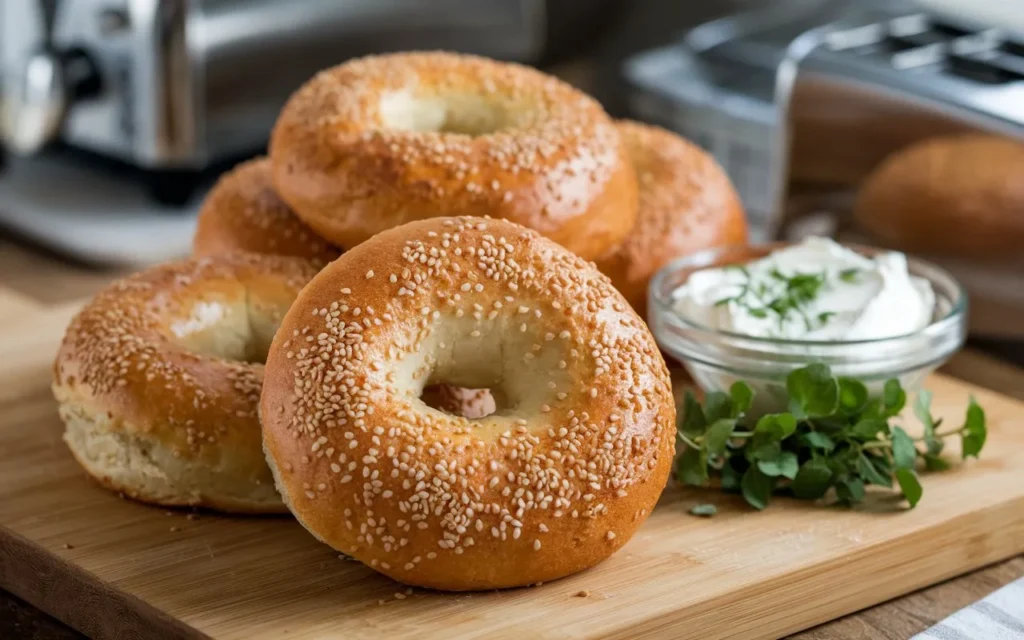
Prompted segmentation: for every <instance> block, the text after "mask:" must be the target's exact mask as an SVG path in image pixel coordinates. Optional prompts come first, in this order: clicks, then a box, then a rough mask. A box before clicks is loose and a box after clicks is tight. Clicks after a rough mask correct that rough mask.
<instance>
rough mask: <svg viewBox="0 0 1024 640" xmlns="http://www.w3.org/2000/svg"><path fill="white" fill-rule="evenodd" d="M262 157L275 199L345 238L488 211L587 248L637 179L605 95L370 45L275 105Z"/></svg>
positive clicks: (624, 214) (630, 207)
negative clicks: (365, 53)
mask: <svg viewBox="0 0 1024 640" xmlns="http://www.w3.org/2000/svg"><path fill="white" fill-rule="evenodd" d="M270 158H271V162H272V164H273V170H274V185H275V187H276V188H277V191H278V193H279V194H280V195H281V197H282V198H283V199H284V200H285V201H286V202H288V204H290V205H291V207H292V208H293V209H295V211H296V213H297V214H298V215H299V216H300V217H301V218H302V219H303V220H304V221H305V222H306V223H307V224H309V226H311V227H313V228H314V229H316V230H317V231H318V232H319V233H320V235H322V236H323V237H325V238H327V239H328V240H331V241H332V242H334V243H335V244H338V245H341V246H343V247H353V246H355V245H357V244H359V243H360V242H363V241H365V240H366V239H368V238H370V237H371V236H373V235H374V234H376V233H379V232H381V231H384V230H385V229H390V228H391V227H394V226H397V225H400V224H403V223H405V222H409V221H412V220H418V219H423V218H433V217H438V216H447V215H489V216H492V217H496V218H505V219H508V220H511V221H513V222H517V223H520V224H522V225H525V226H527V227H529V228H531V229H535V230H537V231H539V232H540V233H541V234H542V235H545V236H547V237H549V238H551V239H552V240H554V241H556V242H558V243H560V244H561V245H562V246H564V247H566V248H568V249H569V250H570V251H573V252H575V253H576V254H578V255H580V256H583V257H585V258H588V259H593V258H596V257H598V256H600V255H602V254H604V253H605V252H607V251H608V250H610V249H611V248H612V247H614V246H615V245H617V244H618V243H619V242H621V241H622V239H623V238H625V237H626V234H627V233H628V232H629V230H630V228H631V227H632V226H633V222H634V221H635V219H636V180H635V178H634V176H633V171H632V168H631V167H630V166H629V162H628V159H627V157H626V153H625V148H624V147H623V145H622V144H621V141H620V140H619V135H618V133H617V132H616V130H615V126H614V124H613V123H612V122H611V120H610V119H609V118H608V116H607V114H605V112H604V110H602V109H601V106H600V105H599V104H598V103H597V102H596V101H594V100H593V99H592V98H589V97H587V96H586V95H584V94H582V93H580V92H579V91H577V90H576V89H574V88H572V87H570V86H569V85H567V84H565V83H563V82H561V81H559V80H557V79H555V78H553V77H550V76H547V75H545V74H543V73H540V72H539V71H536V70H533V69H530V68H527V67H523V66H520V65H515V64H507V63H501V62H495V61H493V60H487V59H484V58H478V57H474V56H466V55H458V54H452V53H404V54H392V55H383V56H371V57H367V58H362V59H358V60H354V61H351V62H347V63H345V64H342V65H340V66H337V67H334V68H333V69H328V70H326V71H323V72H321V73H319V74H318V75H317V76H315V77H314V78H313V79H312V80H310V81H309V82H308V83H306V84H305V85H304V86H303V87H302V88H300V89H299V90H298V91H297V92H296V93H295V95H293V96H292V98H291V99H290V100H289V101H288V104H287V105H286V106H285V108H284V110H283V111H282V112H281V115H280V117H279V118H278V121H277V124H276V126H275V127H274V132H273V135H272V138H271V142H270Z"/></svg>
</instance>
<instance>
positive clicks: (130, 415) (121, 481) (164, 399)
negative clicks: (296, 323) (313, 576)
mask: <svg viewBox="0 0 1024 640" xmlns="http://www.w3.org/2000/svg"><path fill="white" fill-rule="evenodd" d="M316 272H317V268H316V267H315V266H314V264H313V263H312V262H309V261H306V260H301V259H298V258H285V257H278V256H257V255H243V254H235V255H231V256H221V257H216V258H202V259H193V260H184V261H181V262H175V263H170V264H165V265H162V266H158V267H155V268H152V269H149V270H148V271H145V272H143V273H140V274H137V275H134V276H131V277H130V278H127V279H125V280H121V281H119V282H116V283H114V284H112V285H111V286H110V287H108V288H107V289H106V290H105V291H103V292H101V293H100V294H99V295H97V296H96V298H95V299H93V300H92V302H90V303H89V304H88V305H86V306H85V308H84V309H83V310H82V311H81V312H80V313H79V314H78V315H77V316H76V317H75V319H74V320H73V321H72V322H71V325H70V326H69V327H68V330H67V333H66V335H65V336H64V341H63V343H62V344H61V347H60V350H59V352H58V354H57V359H56V362H55V363H54V371H53V393H54V396H55V397H56V398H57V401H58V402H59V403H60V415H61V418H62V419H63V420H64V422H65V424H66V426H67V430H66V431H65V434H64V440H65V441H66V442H67V444H68V447H69V448H70V449H71V453H72V454H73V455H74V456H75V458H76V459H77V460H78V462H79V463H80V464H81V465H82V467H84V468H85V470H86V472H88V473H89V475H91V476H93V477H94V478H95V479H96V480H98V481H99V482H100V483H101V484H103V485H104V486H106V487H108V488H110V489H113V490H115V491H120V492H123V493H125V494H127V495H128V496H130V497H132V498H136V499H138V500H141V501H144V502H151V503H156V504H162V505H189V506H204V507H211V508H214V509H219V510H222V511H231V512H242V513H260V512H282V511H284V510H285V509H284V505H283V504H282V503H281V499H280V497H279V496H278V494H277V492H276V491H275V490H274V482H273V478H272V477H271V475H270V471H269V469H267V465H266V462H265V458H264V455H263V447H262V442H261V439H260V424H259V420H258V418H257V408H258V400H259V394H260V387H261V385H262V382H263V365H262V364H258V363H259V362H261V361H262V360H263V358H264V356H265V354H266V351H267V349H268V348H269V346H270V340H271V338H272V337H273V335H274V331H275V330H276V329H277V326H278V324H279V322H280V320H281V318H282V317H283V316H284V313H285V311H286V310H287V309H288V306H289V305H290V304H291V302H292V300H293V299H294V298H295V295H296V294H297V293H298V291H299V289H300V288H301V287H302V285H304V284H305V283H306V281H308V280H309V278H311V277H312V276H313V275H314V274H315V273H316Z"/></svg>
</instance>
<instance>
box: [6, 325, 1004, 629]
mask: <svg viewBox="0 0 1024 640" xmlns="http://www.w3.org/2000/svg"><path fill="white" fill-rule="evenodd" d="M72 311H73V306H67V307H62V308H57V309H50V310H46V311H42V310H40V311H38V312H31V313H30V312H29V311H28V310H26V311H25V312H24V313H20V314H15V318H14V319H13V320H12V319H11V318H10V317H8V318H7V319H0V362H2V363H3V364H2V366H0V587H3V588H5V589H7V590H9V591H11V592H13V593H14V594H16V595H18V596H20V597H21V598H24V599H25V600H27V601H29V602H30V603H32V604H34V605H35V606H37V607H39V608H41V609H43V610H44V611H46V612H48V613H50V614H52V615H54V616H56V617H57V618H60V619H61V620H63V621H65V622H66V623H68V624H70V625H71V626H73V627H75V628H77V629H79V630H80V631H82V632H84V633H86V634H88V635H91V636H94V637H97V638H113V637H136V636H138V637H160V638H194V637H200V638H201V637H207V636H210V637H215V638H240V639H242V638H244V639H256V640H259V639H263V638H268V639H269V638H297V639H309V638H341V637H344V638H362V637H366V638H370V637H373V638H378V637H387V638H391V637H404V636H416V637H421V638H425V637H444V638H469V637H487V638H516V639H520V638H534V637H542V638H582V637H591V638H596V637H611V638H627V637H628V638H637V637H672V638H708V639H712V638H767V637H777V636H780V635H783V634H786V633H790V632H794V631H797V630H800V629H805V628H807V627H810V626H813V625H816V624H819V623H821V622H824V621H827V620H830V619H833V618H836V617H839V616H842V615H844V614H847V613H850V612H852V611H855V610H858V609H861V608H864V607H867V606H870V605H872V604H875V603H878V602H881V601H884V600H887V599H890V598H893V597H895V596H898V595H901V594H904V593H907V592H909V591H912V590H914V589H917V588H920V587H922V586H925V585H929V584H932V583H935V582H938V581H941V580H943V579H946V578H949V577H952V576H955V575H957V574H961V573H964V572H967V571H970V570H972V569H974V568H977V567H980V566H982V565H985V564H988V563H991V562H994V561H997V560H1000V559H1003V558H1006V557H1009V556H1011V555H1015V554H1017V553H1020V552H1022V551H1024V404H1021V403H1019V402H1017V401H1014V400H1011V399H1008V398H1006V397H1003V396H999V395H996V394H994V393H991V392H987V391H984V390H981V389H978V388H973V387H970V386H968V385H965V384H963V383H960V382H957V381H954V380H952V379H950V378H946V377H942V376H935V377H934V378H933V379H932V380H931V381H930V387H931V389H932V390H933V391H934V392H935V408H936V412H937V413H938V414H939V415H948V416H949V419H950V420H956V421H958V420H960V419H961V416H962V412H963V408H964V406H965V403H966V401H967V396H968V394H969V393H974V394H975V395H976V396H977V397H978V399H979V401H980V402H981V403H982V404H983V405H984V406H985V408H986V410H987V412H988V417H989V429H990V440H989V444H988V446H987V449H986V451H985V455H984V456H983V458H982V460H980V461H977V462H974V461H972V462H970V463H968V464H966V465H963V466H960V467H958V468H956V469H954V470H952V471H949V472H946V473H941V474H934V475H929V476H927V477H926V479H925V481H924V486H925V497H924V499H923V500H922V502H921V504H920V505H919V506H918V508H916V509H914V510H912V511H911V510H906V509H905V508H904V506H903V505H902V504H901V503H900V502H899V501H898V500H896V499H895V498H894V497H893V496H891V495H889V494H884V493H883V494H879V495H876V496H873V499H872V500H871V501H870V502H869V503H868V504H867V505H865V506H864V508H862V509H859V510H855V511H849V510H842V509H833V508H824V507H820V506H818V507H816V506H811V505H807V504H802V503H798V502H795V501H786V500H778V501H777V502H776V503H775V504H773V505H772V506H771V507H770V508H769V509H768V510H767V511H764V512H761V513H756V512H753V511H750V510H749V509H747V508H745V507H744V506H743V505H742V504H741V503H740V501H739V500H738V499H736V498H735V497H732V496H725V495H722V494H718V493H715V492H712V491H699V490H682V489H678V488H672V489H669V490H668V491H667V492H666V494H665V496H664V497H663V499H662V501H661V504H660V505H659V506H658V508H657V509H656V510H655V512H654V514H653V515H652V516H651V518H650V519H649V520H648V522H647V523H645V525H644V526H643V527H642V528H641V530H640V532H639V533H638V534H637V535H636V536H635V537H634V539H633V540H631V541H630V542H629V543H628V544H627V545H626V546H625V547H624V548H623V549H622V550H621V551H620V552H619V553H617V554H616V555H615V556H613V557H612V558H611V559H609V560H608V561H606V562H604V563H603V564H601V565H600V566H598V567H596V568H594V569H591V570H590V571H587V572H584V573H582V574H579V575H576V576H572V577H569V578H565V579H563V580H559V581H556V582H552V583H548V584H545V585H543V586H541V587H535V588H526V589H515V590H509V591H502V592H487V593H474V594H461V595H451V594H443V593H436V592H430V591H423V590H412V591H410V593H409V594H408V595H407V594H406V589H405V587H403V586H401V585H398V584H396V583H394V582H392V581H390V580H388V579H386V578H383V577H381V576H379V575H378V574H375V573H374V572H373V571H370V570H369V569H367V568H365V567H363V566H362V565H360V564H357V563H354V562H349V561H345V560H341V559H339V557H338V556H337V554H336V553H334V552H332V551H331V550H330V549H329V548H327V547H325V546H323V545H321V544H319V543H317V542H316V541H315V540H313V539H312V538H311V537H310V536H309V535H308V534H307V533H306V532H305V531H304V530H302V529H301V528H300V527H299V526H298V525H297V524H296V523H294V522H293V521H291V520H290V519H288V518H284V517H276V518H229V517H222V516H216V515H213V514H211V513H205V512H204V513H199V514H196V515H189V514H188V512H183V511H175V512H170V511H166V510H164V509H158V508H153V507H147V506H144V505H141V504H137V503H134V502H132V501H129V500H124V499H120V498H118V497H117V496H115V495H112V494H110V493H108V492H106V491H104V490H103V489H100V488H99V487H97V486H95V485H93V484H92V483H91V482H89V481H88V480H87V479H86V478H85V477H84V476H83V474H82V473H81V471H80V470H79V469H78V467H77V466H76V465H75V463H74V462H73V461H72V459H71V457H70V455H69V454H68V453H67V451H66V449H65V447H64V445H63V443H62V442H61V439H60V436H61V430H62V426H61V424H60V422H59V420H58V419H57V415H56V410H55V405H54V401H53V399H52V397H51V396H50V392H49V388H48V383H49V367H50V361H51V357H52V354H53V353H54V350H55V349H56V345H57V343H58V341H59V339H60V334H61V331H62V328H63V326H64V324H65V323H66V322H67V320H68V318H69V317H70V314H71V312H72ZM709 501H710V502H714V503H716V504H717V505H718V506H719V514H718V515H717V516H715V517H714V518H711V519H700V518H696V517H693V516H689V515H687V514H686V510H687V509H688V508H689V507H690V506H692V505H693V504H695V503H698V502H709ZM396 594H400V595H401V596H402V597H398V596H397V595H396Z"/></svg>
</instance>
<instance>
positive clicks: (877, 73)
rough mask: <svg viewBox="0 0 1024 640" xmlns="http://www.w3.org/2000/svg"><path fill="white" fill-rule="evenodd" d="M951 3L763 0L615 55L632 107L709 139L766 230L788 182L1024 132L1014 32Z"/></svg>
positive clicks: (1023, 53)
mask: <svg viewBox="0 0 1024 640" xmlns="http://www.w3.org/2000/svg"><path fill="white" fill-rule="evenodd" d="M950 4H953V3H951V2H946V3H945V5H950ZM991 4H992V3H989V5H991ZM1003 5H1004V7H1007V8H1009V9H1010V10H1014V9H1013V8H1014V7H1016V9H1015V10H1016V11H1018V12H1024V6H1022V4H1021V3H1020V2H1005V3H1003ZM928 6H931V5H928ZM957 6H958V8H959V9H960V10H959V11H956V12H948V11H937V10H934V11H933V10H925V6H924V5H921V4H917V3H914V2H909V1H888V0H882V1H878V2H871V1H869V0H788V1H785V2H772V3H763V4H762V5H760V6H759V8H757V9H754V10H751V11H747V12H744V13H741V14H736V15H732V16H729V17H726V18H724V19H721V20H717V21H714V22H711V23H707V24H704V25H701V26H700V27H697V28H696V29H694V30H692V31H690V32H688V33H687V34H686V35H685V36H684V37H683V38H682V39H681V40H680V41H679V42H678V43H676V44H675V45H672V46H670V47H666V48H662V49H658V50H655V51H649V52H645V53H643V54H640V55H638V56H636V57H634V58H633V59H631V60H629V61H627V64H626V66H625V73H626V76H627V78H628V79H629V80H630V82H631V84H632V87H633V89H634V91H633V95H632V105H633V108H634V110H635V111H636V112H637V114H638V115H640V116H641V117H644V118H646V119H649V120H653V121H655V122H659V123H661V124H664V125H665V126H668V127H669V128H675V129H677V130H679V131H681V132H682V133H684V134H686V135H689V136H690V137H692V138H694V139H696V140H698V141H699V142H701V143H703V144H704V145H705V146H707V147H708V148H710V149H711V150H712V151H713V152H714V153H715V155H716V157H718V159H719V160H720V161H721V162H722V163H723V165H724V166H725V167H726V169H727V170H728V171H729V172H730V174H731V175H732V176H733V177H734V179H735V180H736V182H737V184H738V187H739V188H740V190H741V195H742V196H743V197H744V200H745V202H746V204H747V206H748V208H749V209H750V210H751V213H752V216H753V218H754V220H753V222H754V223H755V230H756V231H758V232H759V235H761V236H762V237H770V236H771V235H773V234H774V233H775V232H776V231H777V229H778V226H779V223H780V222H781V219H780V217H779V214H780V213H781V211H782V208H783V203H784V202H785V200H786V197H787V188H788V186H789V185H790V184H791V183H792V182H793V181H803V180H809V181H815V182H829V183H834V184H847V185H849V184H854V183H856V182H857V181H858V180H859V179H860V178H861V177H863V175H864V174H865V173H866V172H867V171H869V170H870V169H871V168H873V167H874V166H876V164H877V163H878V161H879V160H881V159H882V158H883V157H885V156H886V155H888V154H889V153H891V152H892V151H893V150H895V149H898V148H900V147H902V146H904V145H906V144H908V143H910V142H913V141H915V140H919V139H922V138H925V137H928V136H932V135H935V134H938V133H949V132H956V131H966V130H983V131H991V132H996V133H1001V134H1005V135H1010V136H1017V137H1024V34H1021V33H1018V32H1014V31H1010V30H1006V29H1000V28H999V27H1000V26H1001V25H1000V24H995V23H993V22H985V21H983V20H981V18H982V17H984V18H986V19H988V20H991V14H988V13H986V14H979V16H978V18H977V19H972V15H973V14H972V12H971V7H972V5H971V3H970V2H961V3H960V4H959V5H957ZM1018 23H1019V20H1018Z"/></svg>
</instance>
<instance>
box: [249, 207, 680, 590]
mask: <svg viewBox="0 0 1024 640" xmlns="http://www.w3.org/2000/svg"><path fill="white" fill-rule="evenodd" d="M439 383H448V384H452V385H455V386H461V387H469V388H478V389H479V388H489V389H491V391H492V393H493V395H494V397H495V398H496V403H497V409H498V410H497V411H496V412H495V413H493V414H491V415H488V416H485V417H483V418H479V419H476V420H471V419H468V418H465V417H461V416H452V415H449V414H446V413H443V412H441V411H438V410H435V409H432V408H430V407H429V406H427V405H426V404H425V403H424V402H423V401H422V400H421V399H420V397H419V396H420V393H421V392H422V390H423V389H424V388H425V387H427V386H428V385H433V384H439ZM260 406H261V411H262V419H263V437H264V446H265V449H266V452H267V457H268V462H270V465H271V468H272V470H274V474H275V478H276V480H277V486H278V489H279V490H280V491H281V494H282V496H283V497H284V499H285V501H286V502H287V503H288V505H289V507H290V509H291V511H292V513H293V514H295V516H296V517H297V518H298V520H299V522H301V523H302V524H303V526H305V527H306V528H307V529H308V530H309V531H310V532H311V533H312V534H313V535H314V536H316V537H317V538H318V539H320V540H322V541H324V542H326V543H327V544H329V545H331V546H332V547H334V548H335V549H337V550H339V551H341V552H343V553H346V554H348V555H351V556H353V557H355V558H357V559H359V560H361V561H362V562H364V563H366V564H368V565H369V566H371V567H373V568H375V569H376V570H378V571H380V572H381V573H384V574H386V575H388V576H390V577H392V578H394V579H396V580H399V581H401V582H405V583H408V584H413V585H420V586H425V587H432V588H437V589H445V590H471V589H491V588H501V587H513V586H519V585H527V584H533V583H537V582H541V581H547V580H552V579H555V578H559V577H562V576H566V575H569V574H572V573H575V572H577V571H581V570H583V569H586V568H588V567H590V566H593V565H594V564H596V563H598V562H600V561H601V560H603V559H605V558H607V557H608V556H609V555H611V554H612V553H613V552H614V551H615V550H617V549H618V548H619V547H621V546H622V545H623V544H625V542H626V541H627V540H629V538H630V537H631V536H632V535H633V533H634V532H635V531H636V529H637V528H638V527H639V526H640V524H641V523H642V522H643V521H644V519H645V518H646V516H647V515H648V514H649V513H650V511H651V509H652V508H653V507H654V505H655V503H656V502H657V500H658V497H659V495H660V494H661V492H662V490H663V489H664V487H665V483H666V479H667V477H668V474H669V470H670V467H671V464H672V458H673V454H674V446H675V437H674V434H675V426H674V425H675V405H674V403H673V400H672V392H671V386H670V382H669V376H668V371H667V369H666V366H665V362H664V360H663V359H662V357H661V354H660V352H659V351H658V348H657V346H656V345H655V342H654V339H653V337H652V336H651V333H650V331H649V330H648V329H647V326H646V325H645V324H644V323H643V322H642V321H641V320H640V318H639V317H638V316H637V314H636V313H635V312H634V311H633V310H632V309H631V308H630V306H629V305H628V304H627V303H626V301H625V300H624V299H623V298H622V296H621V295H620V294H619V293H618V292H617V291H615V289H614V288H613V287H612V286H611V283H610V282H609V281H608V279H607V278H606V277H605V276H603V275H601V274H600V273H599V272H598V271H597V270H596V269H595V268H594V267H593V265H592V264H591V263H588V262H586V261H584V260H583V259H581V258H579V257H577V256H575V255H573V254H571V253H570V252H568V251H566V250H565V249H564V248H562V247H560V246H558V245H556V244H555V243H554V242H551V241H549V240H547V239H545V238H542V237H541V236H539V235H538V234H536V233H535V232H533V231H529V230H527V229H524V228H523V227H520V226H518V225H515V224H512V223H509V222H507V221H502V220H489V219H481V218H437V219H431V220H426V221H419V222H414V223H410V224H407V225H405V226H402V227H398V228H396V229H393V230H390V231H386V232H384V233H381V234H379V235H377V236H375V237H374V238H372V239H371V240H369V241H367V242H365V243H363V244H361V245H359V246H357V247H356V248H355V249H353V250H351V251H349V252H346V253H345V254H344V255H343V256H341V257H340V258H339V259H338V260H336V261H335V262H334V263H332V264H331V265H329V266H328V267H327V268H326V269H325V270H324V271H323V272H321V273H320V274H319V275H318V276H317V277H316V278H314V279H313V280H312V281H311V282H310V284H309V285H308V286H307V287H306V288H305V289H304V290H303V291H302V293H301V294H300V295H299V297H298V299H297V300H296V302H295V304H294V305H293V306H292V308H291V309H290V310H289V312H288V314H287V316H286V317H285V319H284V322H283V323H282V325H281V330H280V331H279V332H278V334H277V336H276V337H275V339H274V343H273V345H272V346H271V349H270V353H269V355H268V358H267V368H266V382H265V385H264V388H263V395H262V399H261V405H260Z"/></svg>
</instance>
